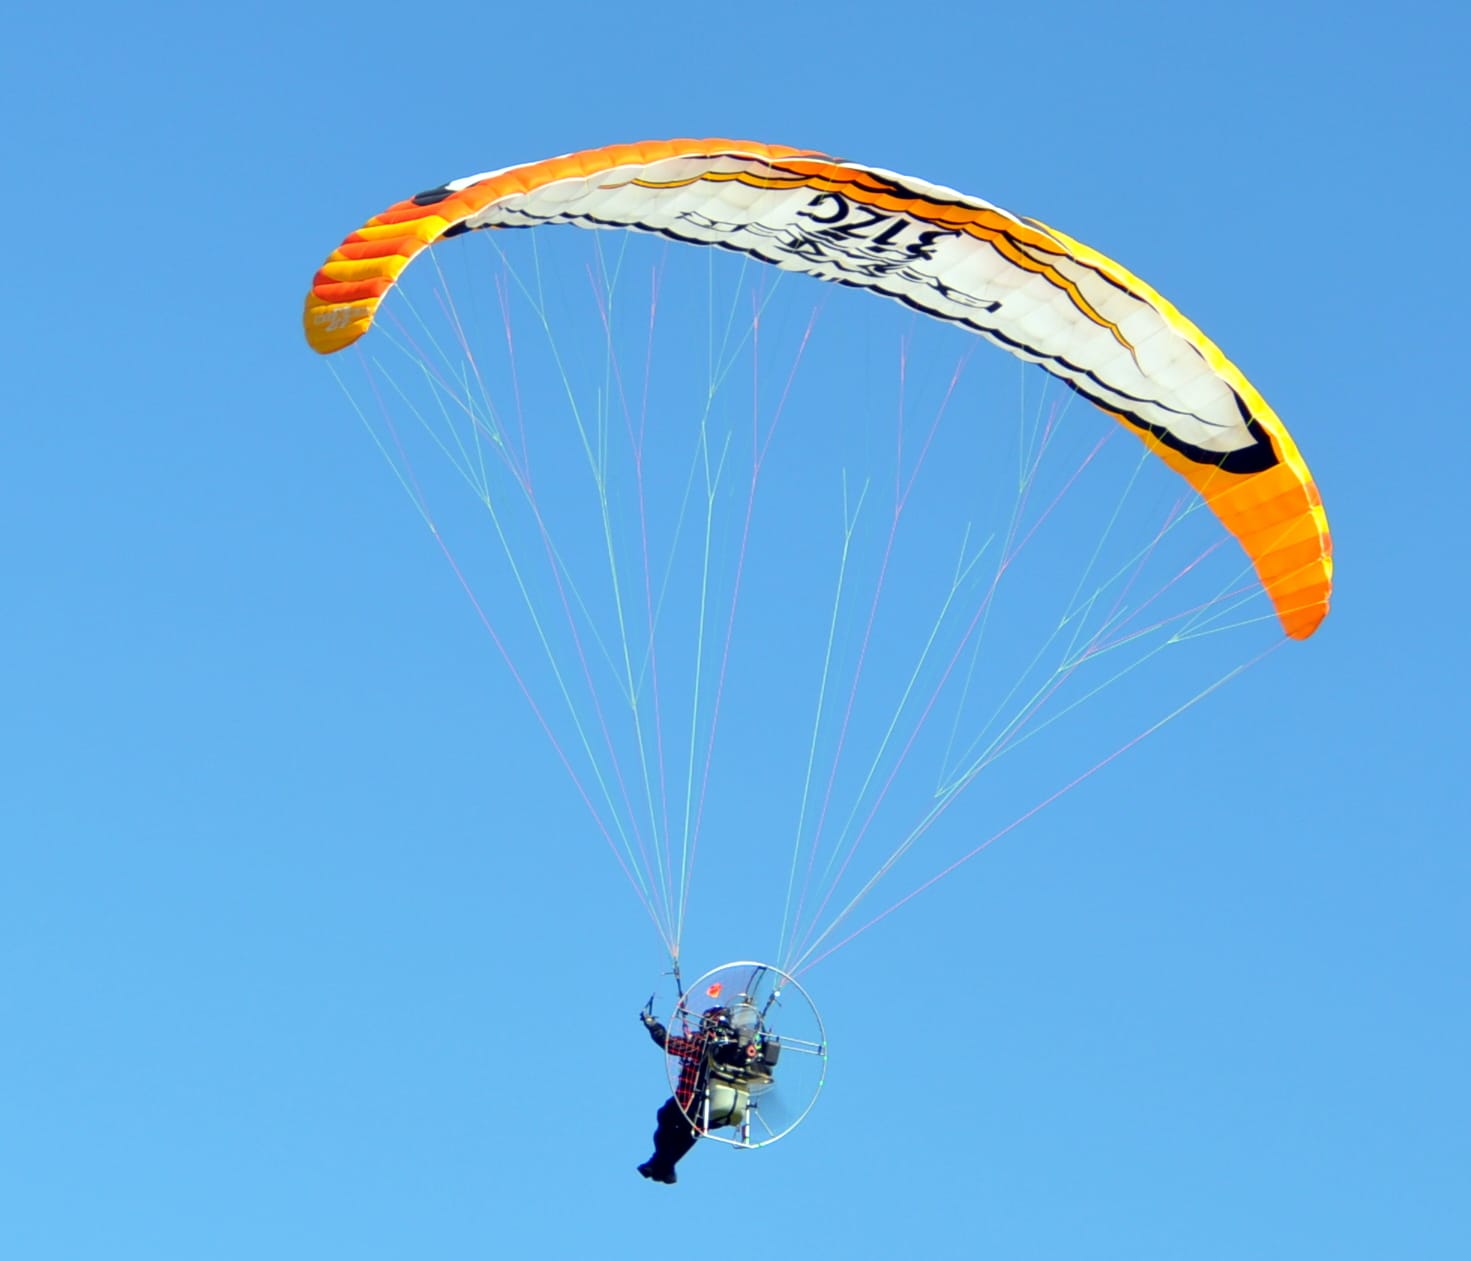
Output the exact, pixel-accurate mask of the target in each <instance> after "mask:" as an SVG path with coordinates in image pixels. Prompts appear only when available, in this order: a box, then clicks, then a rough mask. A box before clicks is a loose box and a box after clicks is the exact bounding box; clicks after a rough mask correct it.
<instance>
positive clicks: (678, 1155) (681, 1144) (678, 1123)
mask: <svg viewBox="0 0 1471 1261" xmlns="http://www.w3.org/2000/svg"><path fill="white" fill-rule="evenodd" d="M694 1145H695V1127H694V1126H693V1125H691V1124H690V1119H689V1117H687V1116H685V1114H684V1113H683V1112H682V1111H681V1110H680V1107H679V1104H678V1103H676V1102H675V1100H674V1099H673V1098H672V1097H671V1098H669V1099H666V1100H665V1101H664V1106H663V1107H662V1108H660V1109H659V1128H658V1129H657V1130H655V1131H654V1154H653V1155H652V1156H650V1157H649V1164H651V1165H653V1166H655V1167H656V1168H658V1169H661V1170H665V1171H673V1169H674V1166H675V1165H676V1164H677V1163H678V1162H679V1161H680V1160H681V1159H682V1158H683V1157H684V1155H685V1153H686V1152H688V1151H689V1149H690V1148H691V1147H693V1146H694Z"/></svg>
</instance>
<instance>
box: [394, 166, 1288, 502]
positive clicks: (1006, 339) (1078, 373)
mask: <svg viewBox="0 0 1471 1261" xmlns="http://www.w3.org/2000/svg"><path fill="white" fill-rule="evenodd" d="M421 195H423V194H421ZM499 209H503V208H502V207H500V206H498V205H497V204H494V203H493V204H492V205H490V206H486V207H482V208H481V209H480V210H479V211H477V212H476V214H477V215H481V214H484V213H486V212H487V211H494V210H499ZM512 213H514V214H516V215H518V216H520V217H521V218H524V219H530V220H532V222H531V223H517V224H511V223H482V224H479V225H475V226H474V227H472V226H471V225H470V223H469V222H468V220H463V221H461V222H459V223H456V224H454V225H453V226H452V227H450V228H449V229H447V230H446V231H445V232H444V234H443V235H444V236H459V235H461V234H462V233H465V232H469V231H477V230H479V229H482V228H495V229H499V230H507V229H515V228H532V227H536V226H539V225H556V224H565V225H567V226H569V227H575V226H577V225H578V224H580V223H587V224H591V225H594V226H596V227H604V228H621V229H625V230H627V231H632V232H647V233H649V234H650V235H651V236H662V237H666V238H668V239H669V240H671V241H679V242H682V243H683V244H686V245H696V246H705V247H709V246H712V245H713V246H715V247H716V248H718V249H723V250H729V251H730V252H731V253H734V254H743V255H745V256H747V257H749V258H756V259H759V260H761V261H762V262H764V263H770V264H771V265H772V266H775V267H780V268H781V270H783V271H795V272H797V273H798V274H800V275H807V276H811V277H813V279H815V280H823V281H827V282H828V283H829V284H838V285H842V286H844V287H845V288H849V289H864V290H867V291H868V292H870V293H877V294H880V295H882V296H883V297H886V298H891V299H893V300H894V301H896V302H899V303H902V304H903V305H904V306H907V307H908V308H909V309H910V310H912V311H916V312H918V313H919V314H921V315H927V316H929V317H931V318H933V319H939V320H944V321H945V322H947V323H950V324H958V325H960V326H961V327H963V328H968V329H970V330H971V331H972V332H975V333H978V334H980V335H981V336H982V337H984V338H985V339H986V340H987V341H990V342H992V343H993V344H995V345H999V346H1003V347H1006V348H1009V349H1010V350H1013V351H1017V352H1020V353H1021V355H1022V357H1023V358H1025V359H1026V360H1027V361H1028V362H1031V363H1034V364H1036V365H1037V366H1038V367H1039V368H1041V369H1042V370H1043V371H1044V372H1047V373H1049V374H1051V375H1052V376H1054V377H1057V378H1058V379H1059V380H1060V381H1062V382H1063V384H1064V385H1066V386H1068V387H1069V388H1070V389H1072V390H1073V391H1074V392H1076V393H1077V394H1078V395H1080V396H1081V397H1083V398H1085V399H1087V400H1088V401H1089V402H1090V403H1092V404H1093V405H1094V406H1095V407H1098V408H1100V409H1101V410H1103V411H1105V412H1107V413H1109V414H1110V415H1113V416H1118V417H1119V418H1120V419H1121V420H1123V421H1124V422H1125V423H1127V424H1128V425H1130V426H1132V427H1133V428H1135V429H1139V430H1141V431H1143V432H1145V433H1148V434H1150V435H1152V436H1153V437H1154V438H1155V439H1156V440H1157V441H1158V442H1159V443H1160V444H1161V445H1163V446H1166V447H1168V448H1169V449H1170V450H1171V451H1175V452H1177V453H1179V454H1180V455H1182V456H1184V457H1185V458H1186V459H1187V460H1190V461H1191V462H1192V463H1195V464H1208V465H1212V466H1214V467H1216V468H1219V469H1220V470H1221V471H1222V472H1225V473H1235V474H1249V473H1260V472H1262V471H1264V470H1266V469H1269V468H1271V467H1273V466H1274V465H1276V464H1278V463H1280V457H1279V456H1278V454H1277V451H1276V448H1275V447H1274V446H1273V445H1272V441H1271V438H1270V437H1269V436H1268V435H1267V433H1266V431H1265V430H1264V429H1263V428H1262V427H1261V424H1260V423H1259V422H1258V421H1257V420H1256V419H1255V418H1254V417H1253V416H1252V415H1251V411H1250V409H1249V408H1248V407H1247V406H1246V402H1245V400H1243V399H1242V397H1241V395H1240V394H1238V393H1237V392H1236V391H1235V390H1234V389H1231V386H1230V383H1229V382H1226V383H1225V384H1226V386H1227V388H1228V389H1230V391H1231V397H1232V398H1233V399H1234V400H1235V403H1236V408H1237V411H1238V412H1239V414H1240V416H1241V421H1242V425H1243V427H1244V428H1245V430H1246V432H1247V434H1248V435H1249V436H1250V437H1251V444H1250V445H1249V446H1245V447H1242V448H1240V449H1238V450H1235V451H1224V452H1223V451H1208V450H1206V449H1205V448H1204V447H1199V446H1196V445H1195V444H1194V443H1192V442H1187V441H1186V440H1185V439H1183V438H1181V437H1179V436H1178V435H1177V434H1175V433H1173V432H1172V431H1171V430H1169V429H1168V428H1166V427H1165V426H1163V425H1158V424H1155V423H1154V422H1152V421H1149V420H1146V419H1145V418H1144V417H1143V416H1141V415H1139V413H1138V412H1137V411H1135V410H1134V409H1133V407H1131V406H1130V404H1144V403H1148V404H1149V405H1150V406H1152V407H1156V408H1158V409H1160V410H1161V411H1167V412H1171V413H1173V414H1174V415H1176V416H1180V417H1182V418H1188V419H1191V420H1195V421H1200V417H1198V416H1196V415H1195V414H1194V413H1192V412H1187V411H1184V410H1183V409H1181V408H1177V407H1170V406H1169V405H1168V404H1166V403H1163V402H1161V401H1159V400H1158V399H1152V398H1151V399H1146V398H1142V397H1140V396H1138V395H1134V394H1129V393H1127V392H1126V391H1123V390H1120V389H1118V388H1116V387H1114V386H1111V385H1108V384H1106V383H1105V382H1104V381H1102V380H1101V379H1100V378H1099V377H1098V375H1097V374H1096V373H1094V372H1093V371H1092V370H1090V369H1088V368H1084V367H1083V366H1082V365H1081V364H1076V363H1073V362H1072V361H1071V360H1069V359H1066V358H1064V357H1062V356H1060V355H1049V354H1044V353H1043V352H1042V351H1040V350H1038V349H1036V348H1035V347H1033V346H1029V345H1027V343H1026V342H1023V341H1019V340H1018V339H1017V338H1014V337H1010V336H1008V335H1007V334H1006V333H1003V332H1002V331H1001V330H1000V329H998V328H996V327H994V326H993V325H989V324H984V323H982V322H981V321H979V320H976V319H972V318H967V317H964V316H957V315H950V314H948V313H946V312H943V311H936V310H935V309H934V308H933V307H929V306H926V305H924V303H922V302H919V301H917V300H916V299H915V298H913V297H911V296H910V295H909V294H907V293H901V292H898V291H895V290H893V289H886V288H885V287H884V286H883V285H882V284H881V283H878V282H876V281H871V280H867V279H858V278H848V277H842V276H824V275H822V274H820V273H819V272H815V271H810V270H808V269H806V268H793V267H790V266H784V265H783V264H786V263H790V261H791V257H790V256H782V255H774V254H769V253H766V252H764V251H762V250H759V249H753V248H748V247H746V246H742V245H739V244H737V243H735V242H733V241H708V240H705V239H704V238H702V237H697V236H687V235H685V234H684V233H681V232H677V231H675V230H674V229H673V228H668V227H655V226H653V225H651V224H647V223H638V222H629V221H627V220H622V219H603V218H599V217H598V216H597V215H594V214H587V213H582V214H568V213H565V212H563V213H559V214H554V215H535V214H531V213H529V212H528V211H525V210H520V209H518V210H516V211H514V212H512ZM1081 265H1083V266H1087V264H1081ZM1100 274H1101V273H1100ZM1104 279H1108V277H1104ZM1119 287H1120V288H1121V289H1123V291H1124V292H1128V293H1131V295H1132V296H1135V297H1137V296H1138V295H1137V294H1132V291H1130V290H1128V289H1127V288H1126V287H1124V286H1119ZM1192 349H1194V347H1192ZM1196 353H1197V355H1199V353H1200V352H1199V351H1196ZM1200 357H1201V358H1202V360H1203V359H1204V356H1203V355H1202V356H1200ZM1085 381H1086V382H1091V383H1092V384H1093V386H1095V387H1096V390H1095V389H1090V388H1089V386H1088V385H1086V384H1084V382H1085ZM1202 423H1203V422H1202Z"/></svg>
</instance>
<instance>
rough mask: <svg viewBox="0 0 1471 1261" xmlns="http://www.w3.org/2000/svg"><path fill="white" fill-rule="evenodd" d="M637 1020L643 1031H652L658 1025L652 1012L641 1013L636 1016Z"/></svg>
mask: <svg viewBox="0 0 1471 1261" xmlns="http://www.w3.org/2000/svg"><path fill="white" fill-rule="evenodd" d="M638 1018H639V1021H640V1023H641V1024H642V1025H643V1027H644V1028H645V1029H652V1028H653V1027H654V1026H655V1025H657V1024H658V1023H659V1022H658V1021H657V1020H655V1019H654V1016H653V1013H652V1012H647V1011H641V1012H639V1014H638Z"/></svg>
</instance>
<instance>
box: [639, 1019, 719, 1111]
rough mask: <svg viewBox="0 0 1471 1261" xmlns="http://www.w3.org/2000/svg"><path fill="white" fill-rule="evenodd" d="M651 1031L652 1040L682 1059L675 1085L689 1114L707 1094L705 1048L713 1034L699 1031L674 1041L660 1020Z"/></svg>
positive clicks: (680, 1100)
mask: <svg viewBox="0 0 1471 1261" xmlns="http://www.w3.org/2000/svg"><path fill="white" fill-rule="evenodd" d="M648 1030H649V1037H651V1038H653V1039H654V1041H655V1042H657V1043H658V1044H659V1045H660V1046H662V1047H663V1048H664V1049H665V1050H666V1051H668V1052H669V1054H670V1055H676V1056H678V1057H679V1081H678V1082H676V1083H675V1086H674V1098H675V1101H676V1102H677V1103H678V1104H679V1106H680V1107H681V1108H682V1109H683V1110H684V1111H685V1112H689V1111H690V1110H691V1109H692V1108H693V1107H694V1106H695V1100H696V1099H698V1098H699V1097H700V1096H701V1095H702V1094H703V1093H704V1092H705V1071H706V1064H705V1048H706V1046H707V1045H708V1043H709V1041H710V1035H709V1034H708V1033H706V1032H704V1031H703V1030H699V1031H697V1032H695V1033H693V1034H691V1035H690V1036H689V1037H687V1038H683V1037H673V1038H671V1037H670V1036H669V1031H668V1030H667V1029H665V1028H664V1026H663V1025H661V1024H660V1023H659V1022H658V1021H655V1022H654V1023H653V1024H651V1025H649V1026H648Z"/></svg>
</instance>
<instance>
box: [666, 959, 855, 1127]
mask: <svg viewBox="0 0 1471 1261" xmlns="http://www.w3.org/2000/svg"><path fill="white" fill-rule="evenodd" d="M731 972H738V973H739V972H744V973H745V974H746V975H747V981H746V988H745V989H742V990H739V991H736V993H737V995H738V998H739V1002H738V1003H737V1004H736V1007H737V1009H738V1010H739V1009H749V1010H751V1011H754V1012H756V1017H755V1030H756V1032H757V1034H758V1036H759V1035H767V1034H769V1036H770V1038H771V1039H772V1040H774V1041H775V1042H776V1043H778V1044H779V1046H780V1049H781V1053H782V1054H783V1055H787V1054H791V1055H801V1056H811V1057H813V1058H814V1059H815V1060H816V1062H817V1077H816V1081H815V1082H814V1083H813V1084H812V1086H811V1091H810V1094H808V1095H807V1097H806V1098H805V1099H804V1100H802V1101H801V1103H800V1105H797V1106H793V1105H791V1104H788V1107H789V1109H790V1110H791V1111H792V1112H793V1113H794V1115H792V1116H791V1117H790V1119H789V1120H787V1121H786V1122H785V1123H784V1124H783V1125H782V1126H781V1128H780V1129H771V1128H770V1127H769V1126H768V1127H766V1128H767V1132H766V1133H765V1134H762V1135H759V1136H758V1135H757V1134H755V1133H753V1126H752V1122H753V1119H760V1100H761V1097H762V1096H763V1095H764V1094H766V1093H767V1092H769V1091H770V1090H771V1089H772V1088H773V1087H774V1086H775V1085H776V1080H775V1078H774V1077H768V1078H767V1079H766V1082H765V1084H764V1086H763V1085H762V1084H761V1083H760V1082H759V1080H758V1081H756V1082H748V1083H746V1085H745V1087H744V1093H745V1094H746V1095H747V1096H748V1097H747V1098H746V1099H745V1100H744V1101H743V1103H744V1106H743V1108H742V1114H741V1117H740V1120H739V1121H738V1122H736V1123H734V1124H729V1123H718V1124H716V1125H711V1124H709V1110H710V1100H711V1096H712V1094H713V1093H714V1091H713V1090H712V1089H711V1088H710V1087H709V1085H708V1083H707V1086H706V1089H704V1090H701V1091H700V1092H699V1093H698V1094H697V1095H696V1096H695V1098H694V1099H693V1100H692V1101H691V1102H692V1104H694V1105H695V1106H694V1107H693V1108H687V1107H686V1106H685V1105H684V1104H683V1103H679V1105H678V1106H679V1109H680V1111H681V1112H683V1113H684V1116H685V1119H686V1120H688V1121H689V1123H690V1124H691V1125H692V1126H693V1127H694V1131H695V1133H696V1135H698V1136H699V1137H700V1138H703V1139H710V1140H711V1141H713V1142H716V1143H723V1144H725V1145H726V1146H727V1147H734V1148H737V1149H738V1150H754V1149H756V1148H758V1147H769V1146H770V1145H771V1144H772V1143H775V1142H777V1141H778V1140H779V1139H782V1138H785V1137H786V1136H787V1135H788V1134H790V1133H791V1132H792V1131H793V1130H795V1129H796V1128H797V1126H799V1125H800V1124H801V1123H802V1122H803V1121H805V1120H806V1119H807V1116H808V1114H809V1113H811V1111H812V1109H813V1107H814V1106H815V1105H816V1103H817V1097H818V1095H820V1094H821V1093H822V1087H823V1083H824V1082H825V1081H826V1080H827V1062H828V1042H827V1031H826V1029H825V1028H824V1027H823V1023H822V1014H821V1013H820V1012H819V1011H818V1010H817V1005H816V1004H815V1003H814V1002H813V1001H812V996H811V995H810V994H808V993H807V991H806V990H805V989H803V987H802V985H801V984H800V983H799V982H798V981H797V979H796V978H795V977H793V976H792V975H791V974H790V973H788V972H785V971H783V970H782V969H781V968H778V967H777V966H776V965H775V964H770V963H760V962H757V961H755V960H749V959H744V960H737V961H736V962H733V963H723V964H721V965H720V966H719V967H716V968H711V969H710V970H709V971H708V972H705V973H704V974H703V975H701V976H699V977H697V978H696V979H695V980H694V981H693V982H691V983H690V984H689V985H688V986H686V987H685V989H684V991H683V992H682V993H681V994H680V996H679V1001H678V1002H677V1003H676V1004H675V1007H674V1011H673V1013H672V1015H671V1016H670V1018H669V1020H668V1021H667V1022H666V1028H667V1029H668V1030H669V1034H670V1036H671V1037H690V1036H692V1034H693V1033H694V1032H695V1031H697V1030H698V1029H699V1028H700V1023H701V1017H702V1012H703V1010H704V1008H705V1007H706V1006H707V1005H708V1004H710V1003H711V1002H712V1001H715V1000H716V995H712V994H711V993H710V988H711V986H712V985H716V984H717V983H718V984H719V986H720V988H719V989H717V991H716V993H717V994H718V995H719V999H720V1001H721V1005H723V1006H731V1003H730V1000H729V998H728V997H727V996H726V995H725V994H724V993H723V992H722V991H723V989H724V986H725V985H726V984H727V983H728V978H726V974H728V973H731ZM723 978H724V979H723ZM784 995H795V997H796V998H797V999H798V1000H800V1005H799V1006H796V1007H795V1008H794V1011H793V1014H794V1015H798V1014H800V1015H801V1017H802V1018H801V1019H798V1020H796V1021H795V1022H794V1023H796V1024H797V1025H798V1027H799V1028H802V1029H803V1032H810V1031H814V1030H815V1034H816V1036H815V1038H812V1037H798V1036H794V1035H789V1034H786V1033H783V1032H782V1031H781V1030H780V1029H779V1028H771V1029H769V1030H768V1029H767V1026H766V1017H767V1014H768V1013H769V1012H770V1010H771V1008H772V1007H773V1006H774V1005H777V1004H779V1002H780V1000H781V999H782V997H783V996H784ZM788 1001H790V998H789V1000H788ZM809 1023H810V1026H811V1030H809V1029H807V1028H806V1027H805V1026H807V1025H808V1024H809ZM681 1065H682V1061H681V1060H680V1059H679V1058H677V1057H675V1056H673V1055H671V1056H669V1057H667V1059H666V1061H665V1067H666V1071H667V1072H668V1074H669V1083H670V1089H671V1091H672V1092H673V1094H674V1097H675V1099H676V1101H678V1099H679V1089H678V1085H679V1076H680V1069H681ZM708 1071H709V1070H708V1069H707V1072H708ZM783 1081H785V1079H783ZM789 1093H790V1092H789V1091H784V1092H783V1094H784V1095H786V1094H789ZM761 1123H762V1124H763V1125H764V1124H765V1122H764V1119H762V1120H761ZM722 1129H733V1130H734V1131H735V1133H734V1135H733V1136H732V1135H728V1134H722V1133H720V1132H719V1131H720V1130H722Z"/></svg>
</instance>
